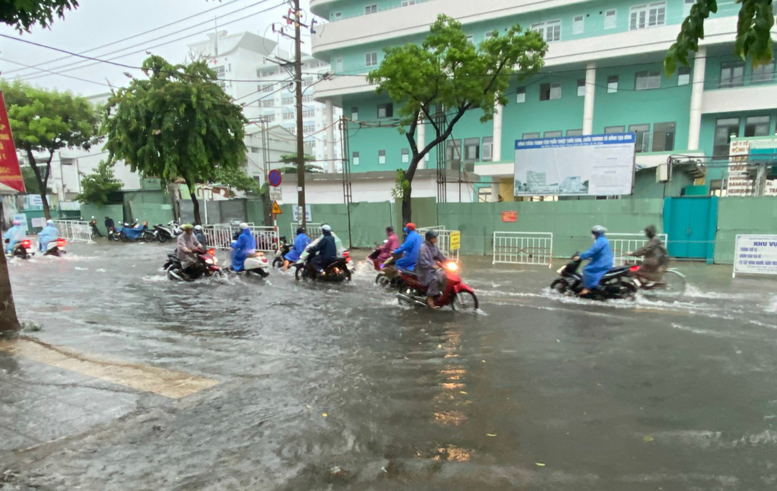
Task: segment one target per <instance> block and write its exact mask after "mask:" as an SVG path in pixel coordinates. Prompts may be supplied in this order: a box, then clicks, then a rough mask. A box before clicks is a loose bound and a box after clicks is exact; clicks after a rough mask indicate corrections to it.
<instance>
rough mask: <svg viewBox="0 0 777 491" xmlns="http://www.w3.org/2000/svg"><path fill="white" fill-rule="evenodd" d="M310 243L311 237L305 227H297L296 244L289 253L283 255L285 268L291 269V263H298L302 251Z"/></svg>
mask: <svg viewBox="0 0 777 491" xmlns="http://www.w3.org/2000/svg"><path fill="white" fill-rule="evenodd" d="M309 245H310V237H308V234H306V233H305V229H304V228H302V227H299V228H297V236H296V237H294V246H293V247H292V248H291V250H290V251H289V253H288V254H286V255H285V256H283V259H284V265H283V269H289V264H290V263H296V262H297V261H299V258H300V256H302V253H303V252H305V249H307V247H308V246H309Z"/></svg>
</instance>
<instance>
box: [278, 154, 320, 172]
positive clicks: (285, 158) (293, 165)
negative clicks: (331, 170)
mask: <svg viewBox="0 0 777 491" xmlns="http://www.w3.org/2000/svg"><path fill="white" fill-rule="evenodd" d="M304 159H305V162H313V161H314V160H316V158H315V157H314V156H312V155H305V156H304ZM280 161H281V162H283V163H284V164H289V165H287V166H286V167H281V168H279V169H278V170H279V171H280V172H281V174H296V173H297V154H296V153H291V154H286V155H281V157H280ZM318 172H324V169H322V168H321V167H319V166H317V165H312V164H305V173H306V174H310V173H318Z"/></svg>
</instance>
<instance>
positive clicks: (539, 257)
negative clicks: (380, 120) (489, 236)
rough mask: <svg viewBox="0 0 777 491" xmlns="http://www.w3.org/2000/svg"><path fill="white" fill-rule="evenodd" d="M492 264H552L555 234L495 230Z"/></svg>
mask: <svg viewBox="0 0 777 491" xmlns="http://www.w3.org/2000/svg"><path fill="white" fill-rule="evenodd" d="M493 257H494V260H493V263H492V264H497V263H500V264H535V265H542V266H545V265H547V266H548V267H550V266H551V260H552V259H553V234H552V233H550V232H494V249H493Z"/></svg>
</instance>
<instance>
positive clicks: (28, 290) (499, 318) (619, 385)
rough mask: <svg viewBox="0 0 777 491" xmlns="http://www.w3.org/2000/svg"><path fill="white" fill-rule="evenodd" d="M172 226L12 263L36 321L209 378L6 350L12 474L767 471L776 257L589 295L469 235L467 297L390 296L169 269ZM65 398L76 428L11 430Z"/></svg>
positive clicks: (775, 412)
mask: <svg viewBox="0 0 777 491" xmlns="http://www.w3.org/2000/svg"><path fill="white" fill-rule="evenodd" d="M169 249H170V247H169V246H161V245H157V244H105V243H102V244H98V245H88V246H87V245H74V246H72V247H71V252H70V254H69V256H68V257H66V258H63V259H56V258H35V259H33V260H31V261H28V262H13V263H12V264H10V268H11V275H12V281H13V284H14V292H15V296H16V302H17V309H18V310H19V311H20V313H21V317H22V318H23V319H24V320H31V321H35V322H37V323H39V324H41V325H42V326H43V329H42V330H41V331H40V332H34V333H30V335H29V336H30V338H31V340H32V341H35V342H40V343H44V344H45V346H54V347H63V348H67V349H69V350H76V351H78V352H82V353H87V354H88V355H84V356H99V357H100V358H101V359H111V360H122V361H123V363H126V364H132V366H133V367H154V369H157V368H164V369H169V370H171V371H174V372H175V373H177V374H181V373H183V374H189V375H191V376H192V377H194V378H197V380H204V381H214V382H213V383H210V382H208V383H206V384H204V385H203V387H205V388H204V389H202V390H199V389H197V392H196V393H194V394H192V395H187V396H186V397H180V398H172V397H165V396H164V395H160V394H163V393H162V392H159V391H157V392H156V393H154V390H153V389H148V390H147V391H144V390H143V387H144V385H142V384H135V385H134V386H132V385H131V384H127V385H122V381H121V379H116V378H110V377H108V376H106V377H102V378H101V380H98V381H97V382H94V380H93V377H98V378H100V377H101V376H100V374H99V370H98V369H96V368H94V367H91V368H89V367H87V368H88V369H82V368H78V367H76V368H73V367H69V366H65V368H62V367H63V366H64V365H62V364H59V365H56V367H54V368H51V367H47V365H46V364H47V363H48V361H47V360H48V359H49V358H47V357H46V356H45V355H40V356H39V357H38V358H37V359H34V360H30V359H26V358H24V351H23V350H22V351H20V352H19V353H20V354H18V355H9V354H3V353H2V352H0V387H3V389H2V390H3V392H0V406H2V411H0V435H2V434H3V433H2V432H3V431H6V432H7V433H8V434H11V432H15V433H14V434H17V436H18V438H17V440H16V441H18V443H17V444H15V445H14V444H12V443H6V444H5V446H4V445H3V443H0V463H2V464H0V474H2V472H3V471H4V470H6V469H8V470H12V471H13V472H14V473H15V474H16V475H17V479H16V480H15V481H14V483H13V484H9V486H14V487H11V488H10V489H52V490H53V489H57V490H58V489H63V490H65V489H67V490H71V489H79V488H80V489H100V490H114V489H115V490H127V489H133V490H145V489H148V490H161V489H165V490H167V489H175V490H200V489H230V490H231V489H235V490H238V489H251V490H288V491H292V490H294V491H296V490H329V489H333V490H335V489H349V490H364V491H366V490H376V491H383V490H386V491H388V490H414V491H422V490H478V491H481V490H483V491H488V490H513V489H520V490H528V489H536V490H564V491H566V490H569V491H584V490H596V491H602V490H614V491H615V490H618V491H620V490H628V491H642V490H661V489H663V490H705V491H709V490H773V489H777V465H776V464H777V428H775V423H777V318H775V314H776V313H777V289H776V288H775V286H777V282H775V280H771V279H768V278H752V277H749V278H737V279H735V280H732V279H731V275H730V271H731V268H730V267H724V266H705V265H701V264H694V263H678V264H675V266H677V267H678V268H679V269H680V270H682V271H684V272H685V273H686V274H687V275H688V280H689V289H688V294H687V295H686V296H685V297H684V298H682V299H681V300H680V301H678V302H674V303H667V302H658V301H651V300H649V299H644V298H639V299H637V300H636V301H618V302H607V303H592V302H589V301H580V300H576V299H570V298H566V297H558V296H555V295H553V294H550V293H549V292H548V291H547V285H548V284H549V283H550V281H551V280H552V279H553V277H554V274H553V271H554V270H555V268H554V269H548V268H542V267H534V266H533V267H529V266H504V265H498V266H492V265H491V264H490V263H489V262H488V260H487V259H486V258H465V259H464V261H463V267H462V275H463V277H464V279H465V281H467V282H468V283H469V284H470V285H472V286H473V287H474V288H475V290H476V292H477V294H478V296H479V298H480V300H481V312H479V313H476V314H468V315H464V314H456V313H453V312H451V311H449V310H447V311H437V312H431V311H428V310H418V309H415V308H410V307H401V306H399V305H398V303H397V301H396V299H395V298H393V297H392V296H391V295H390V294H387V293H384V292H381V291H379V290H378V289H377V288H376V287H375V286H374V284H373V281H374V273H373V272H372V271H371V270H370V269H369V268H366V267H364V265H361V266H360V268H359V271H358V273H357V275H356V276H355V277H354V282H353V283H352V284H350V285H327V284H297V283H296V282H295V281H294V279H293V277H292V276H291V275H283V274H278V273H274V274H273V275H272V276H271V277H270V278H269V279H268V280H261V279H259V278H235V277H230V278H228V279H225V280H208V281H203V282H199V283H194V284H179V283H172V282H170V281H168V280H167V279H166V278H165V276H164V275H163V273H162V272H161V270H160V267H161V265H162V263H163V261H164V258H165V255H166V253H167V252H168V250H169ZM358 254H362V253H358ZM358 254H357V255H358ZM364 254H366V253H364ZM27 342H30V340H28V341H27ZM33 351H34V350H33ZM94 364H95V363H92V365H94ZM98 364H99V363H98ZM133 369H134V368H133ZM52 370H53V371H54V372H51V371H52ZM73 370H75V371H79V370H80V374H79V375H77V377H78V378H77V379H74V380H72V381H70V382H68V383H69V384H70V385H69V386H68V387H70V388H68V389H67V391H63V392H62V393H61V395H58V396H57V397H61V398H64V397H68V394H69V395H70V396H73V394H78V396H79V398H77V399H76V398H74V396H73V397H71V399H70V400H69V402H68V403H67V404H63V405H61V407H60V408H59V409H57V410H56V411H55V412H54V413H52V414H51V415H50V416H49V417H48V418H37V419H36V420H35V421H33V422H30V421H27V420H25V416H24V414H26V413H25V411H26V409H25V408H29V407H32V406H35V404H30V403H29V402H30V401H32V400H33V399H35V398H36V397H40V395H41V394H47V392H41V390H42V389H40V387H37V386H38V385H46V384H47V383H46V380H47V379H46V377H49V376H51V373H55V374H59V375H57V376H62V377H65V375H62V374H61V373H69V372H68V371H70V372H72V371H73ZM138 370H141V369H140V368H138ZM144 370H145V369H144ZM60 372H61V373H60ZM129 373H134V372H129ZM144 373H146V372H144ZM73 377H76V375H73ZM130 377H131V375H130ZM22 382H25V383H22ZM54 385H56V384H54ZM62 385H63V384H60V388H59V390H63V389H62V388H61V386H62ZM9 386H11V387H13V390H11V391H9V390H7V389H8V387H9ZM47 390H54V389H52V388H51V387H48V388H47ZM57 394H59V393H57ZM83 399H88V400H89V401H91V404H92V406H90V408H89V411H90V413H89V414H90V415H91V416H92V418H93V419H92V420H90V421H89V422H88V423H89V424H86V425H85V424H81V423H82V421H81V419H83V418H82V417H81V416H79V414H80V413H79V404H81V402H80V401H81V400H83ZM25 401H26V402H27V404H26V405H25ZM112 404H113V405H112ZM65 406H67V407H65ZM68 408H69V409H68ZM101 408H108V409H105V411H103V410H102V409H101ZM33 409H34V408H33ZM68 411H69V413H68ZM60 412H64V413H68V418H67V425H66V427H67V428H72V429H71V430H70V431H69V432H67V431H64V430H63V431H61V432H60V433H56V432H54V436H55V437H59V439H57V440H56V441H53V442H49V441H48V440H50V439H53V438H54V437H51V438H45V435H46V434H49V433H43V434H41V433H35V435H38V436H36V437H35V438H36V439H33V440H26V439H25V436H30V435H32V436H30V438H32V437H33V436H35V435H33V433H34V430H36V429H40V428H43V429H46V428H47V427H51V428H55V429H57V428H60V426H58V425H60V422H59V420H58V417H59V413H60ZM105 414H108V416H107V417H106V416H105ZM60 419H61V418H60ZM62 424H63V425H64V423H62ZM4 428H5V429H4ZM41 435H43V436H41ZM8 441H10V440H7V442H8ZM29 447H32V448H29ZM2 487H3V486H2V479H0V488H2Z"/></svg>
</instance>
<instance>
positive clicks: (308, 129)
mask: <svg viewBox="0 0 777 491" xmlns="http://www.w3.org/2000/svg"><path fill="white" fill-rule="evenodd" d="M315 131H316V125H314V124H308V125H305V126H303V127H302V132H303V133H304V134H305V135H306V136H310V134H311V133H313V132H315Z"/></svg>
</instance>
